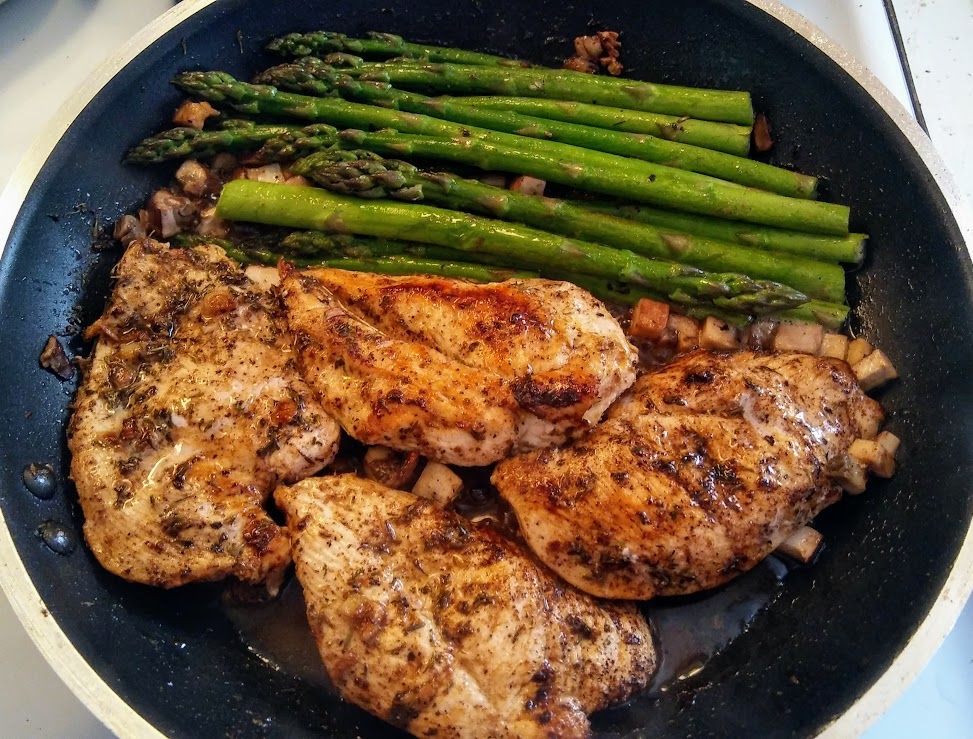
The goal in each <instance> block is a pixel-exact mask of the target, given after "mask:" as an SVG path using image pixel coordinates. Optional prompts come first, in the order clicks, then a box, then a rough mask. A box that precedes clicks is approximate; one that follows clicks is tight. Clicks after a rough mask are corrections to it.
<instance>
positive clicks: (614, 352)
mask: <svg viewBox="0 0 973 739" xmlns="http://www.w3.org/2000/svg"><path fill="white" fill-rule="evenodd" d="M285 295H286V296H288V301H287V304H288V306H289V317H290V321H291V327H292V328H293V329H294V330H296V331H299V332H300V333H301V334H302V335H303V336H307V337H308V338H309V339H311V341H305V342H303V343H302V346H303V347H308V348H310V350H311V352H312V353H313V354H314V359H313V360H311V359H310V358H309V357H308V358H307V360H308V361H305V362H304V363H303V367H304V370H305V375H306V377H307V378H308V381H309V382H311V383H312V384H313V385H314V386H315V388H317V389H318V390H319V391H320V392H321V393H322V399H323V402H324V404H325V406H326V407H327V408H328V409H329V410H330V411H331V412H332V413H334V414H335V415H336V417H338V418H339V420H340V421H341V422H342V424H343V425H344V426H345V428H346V429H347V430H348V432H349V433H350V434H352V436H355V438H358V439H360V440H361V441H364V442H366V443H376V444H385V445H387V446H391V447H393V448H396V449H406V450H414V449H416V450H419V451H421V452H423V453H424V454H426V455H427V456H430V457H432V458H433V459H437V460H440V461H445V462H452V463H455V464H488V463H490V462H495V461H497V460H498V459H501V458H502V457H503V456H505V455H506V454H507V453H509V452H510V451H511V450H512V449H513V450H521V449H531V448H536V447H543V446H548V445H550V444H556V443H562V442H563V441H565V440H566V439H568V438H570V437H572V436H575V435H577V434H579V433H581V432H582V431H585V430H587V429H588V428H590V427H591V426H592V425H594V424H595V423H597V422H598V420H599V419H600V418H601V416H602V415H603V414H604V412H605V410H606V409H607V408H608V406H609V405H611V403H612V402H613V401H614V400H615V399H616V398H617V397H618V396H619V395H620V394H621V393H622V392H623V391H624V390H625V389H626V388H627V387H629V386H630V385H631V384H632V382H633V381H634V379H635V363H636V359H637V356H636V352H635V349H634V348H633V347H632V346H631V344H629V342H628V340H627V339H626V338H625V335H624V333H623V332H622V330H621V328H620V327H619V325H618V323H617V322H616V321H615V320H614V318H612V316H611V315H610V314H609V313H608V311H607V310H606V309H605V307H604V306H603V305H602V304H601V303H600V302H598V301H597V300H596V299H595V298H593V297H592V296H591V295H590V294H589V293H587V292H586V291H584V290H582V289H580V288H578V287H576V286H574V285H571V284H569V283H565V282H556V281H552V280H508V281H506V282H502V283H493V284H488V285H477V284H473V283H468V282H463V281H459V280H449V279H442V278H437V277H423V276H414V277H389V276H383V275H372V274H365V273H357V272H347V271H343V270H336V269H314V270H308V271H307V272H304V273H302V274H301V275H296V274H294V275H292V277H291V280H290V281H289V282H285ZM339 309H343V311H344V312H345V317H344V318H342V319H341V323H342V325H343V326H344V325H354V326H355V327H356V328H355V331H354V332H349V331H347V330H344V329H342V330H341V331H342V332H338V331H337V329H336V328H335V327H331V328H328V327H326V326H323V325H321V324H322V323H323V322H322V321H321V319H320V318H319V317H318V316H320V315H321V314H322V313H328V312H329V311H330V315H332V316H337V315H338V314H339ZM315 311H316V312H315ZM349 316H354V317H355V318H357V319H359V321H357V322H354V321H350V319H349ZM331 320H332V322H334V319H331ZM369 329H370V330H369ZM366 337H368V338H367V339H366ZM366 341H367V342H368V346H369V349H368V351H367V352H366V351H364V350H363V345H364V343H365V342H366ZM352 354H354V356H352ZM332 355H333V356H332ZM339 356H340V357H341V362H342V364H341V366H340V367H335V366H334V360H335V359H336V358H337V357H339ZM302 358H303V355H302ZM312 364H313V365H314V366H313V367H312ZM329 365H330V369H329ZM379 366H381V367H382V368H383V369H381V370H379V369H378V368H379ZM338 375H342V376H350V377H354V378H358V379H355V380H353V381H352V383H350V384H349V385H348V386H346V387H344V388H341V387H339V385H340V383H337V382H336V380H337V376H338ZM377 376H383V377H387V382H386V381H385V380H383V381H382V382H379V383H376V382H375V378H376V377H377ZM398 377H407V378H408V382H407V383H406V382H400V381H399V380H398V379H397V378H398ZM369 391H374V392H372V393H371V394H370V393H369ZM359 394H360V398H359V399H356V396H357V395H359ZM400 394H404V395H408V396H410V397H411V398H412V399H411V400H405V401H401V402H400V401H397V400H396V401H394V402H395V404H396V406H397V411H398V412H397V413H396V414H395V415H394V417H393V416H390V415H389V414H388V406H389V403H388V402H387V399H388V398H389V397H391V398H393V399H394V398H397V397H398V395H400ZM339 396H340V397H339ZM420 398H425V399H431V400H432V401H433V402H437V403H438V402H439V401H440V400H441V401H442V403H441V404H440V407H439V408H437V409H436V410H435V411H433V410H432V409H431V408H424V409H420V410H417V409H418V408H419V402H418V399H420ZM376 400H379V401H380V405H379V406H376V405H375V402H376ZM471 403H475V404H477V405H478V406H479V408H482V409H485V408H490V409H493V419H488V418H487V417H481V416H479V413H480V410H479V409H478V408H473V407H472V406H471V405H470V404H471ZM407 405H411V406H412V407H411V409H409V411H408V413H405V410H406V409H405V408H404V407H403V406H407ZM466 409H469V410H471V411H473V412H474V415H473V416H472V417H473V418H480V419H481V420H480V425H481V426H482V427H483V428H482V429H481V430H479V431H476V432H475V434H474V438H472V439H470V438H468V437H469V431H470V430H471V429H473V427H474V425H475V423H476V422H475V421H471V420H470V418H469V417H468V414H467V413H466ZM501 409H502V410H503V411H505V412H509V413H513V423H514V429H513V431H512V432H511V431H509V430H508V428H507V426H508V423H509V420H508V419H507V418H503V419H502V423H499V421H500V420H501V419H500V417H499V415H498V414H497V411H498V410H501ZM447 430H449V433H448V434H447V436H446V440H445V443H443V442H440V440H438V439H437V438H435V436H436V435H438V434H444V433H446V432H447ZM474 431H475V429H474ZM369 432H370V433H369ZM475 436H480V437H482V438H480V439H477V438H475ZM487 442H488V443H487ZM474 460H475V461H474Z"/></svg>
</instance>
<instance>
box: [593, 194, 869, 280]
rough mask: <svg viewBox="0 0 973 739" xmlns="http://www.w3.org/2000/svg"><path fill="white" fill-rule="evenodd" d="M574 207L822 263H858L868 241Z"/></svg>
mask: <svg viewBox="0 0 973 739" xmlns="http://www.w3.org/2000/svg"><path fill="white" fill-rule="evenodd" d="M577 204H578V205H583V206H584V207H585V208H587V209H589V210H592V211H598V212H600V213H605V214H609V215H613V216H617V217H619V218H625V219H628V220H633V221H639V222H641V223H647V224H650V225H652V226H655V227H656V228H657V229H659V231H660V232H661V233H663V234H665V235H671V236H675V237H678V236H680V235H683V234H694V235H696V236H702V237H705V238H709V239H715V240H716V241H727V242H732V243H736V244H743V245H745V246H755V247H758V248H761V249H771V250H773V251H780V252H787V253H789V254H797V255H800V256H805V257H808V258H810V259H818V260H821V261H825V262H848V263H850V264H861V262H862V260H863V259H864V258H865V241H866V240H867V239H868V236H867V235H865V234H859V233H850V234H847V235H845V236H825V235H821V234H810V233H802V232H800V231H788V230H786V229H781V228H773V227H771V226H758V225H755V224H752V223H741V222H739V221H728V220H725V219H722V218H708V217H706V216H703V215H699V214H689V213H678V212H675V211H671V210H662V209H660V208H653V207H651V206H648V205H634V204H631V203H627V204H621V203H606V202H599V201H592V200H584V201H577Z"/></svg>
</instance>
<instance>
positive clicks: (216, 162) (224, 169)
mask: <svg viewBox="0 0 973 739" xmlns="http://www.w3.org/2000/svg"><path fill="white" fill-rule="evenodd" d="M238 166H240V162H239V161H238V160H237V158H236V157H235V156H233V155H232V154H230V153H229V152H228V151H221V152H220V153H219V154H217V155H216V156H215V157H213V161H212V162H210V169H211V170H213V172H214V174H216V175H217V176H218V177H221V178H223V179H226V178H227V177H229V176H230V175H231V174H233V170H235V169H236V168H237V167H238Z"/></svg>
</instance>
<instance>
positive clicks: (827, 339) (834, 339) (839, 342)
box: [820, 333, 849, 359]
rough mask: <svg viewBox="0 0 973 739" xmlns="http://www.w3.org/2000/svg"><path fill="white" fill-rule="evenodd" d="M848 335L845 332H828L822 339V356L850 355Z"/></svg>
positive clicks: (841, 356) (839, 357) (840, 356)
mask: <svg viewBox="0 0 973 739" xmlns="http://www.w3.org/2000/svg"><path fill="white" fill-rule="evenodd" d="M848 343H849V340H848V337H847V336H845V335H844V334H833V333H826V334H825V335H824V338H823V339H821V352H820V354H821V356H822V357H833V358H834V359H844V358H845V357H847V356H848Z"/></svg>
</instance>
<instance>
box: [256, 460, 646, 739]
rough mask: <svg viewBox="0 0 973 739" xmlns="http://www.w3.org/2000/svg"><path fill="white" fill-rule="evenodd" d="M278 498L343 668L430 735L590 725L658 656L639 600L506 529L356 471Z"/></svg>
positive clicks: (390, 710)
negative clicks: (573, 581) (522, 542)
mask: <svg viewBox="0 0 973 739" xmlns="http://www.w3.org/2000/svg"><path fill="white" fill-rule="evenodd" d="M275 499H276V500H277V503H278V504H279V505H280V507H281V508H283V509H284V511H285V512H286V514H287V521H288V526H289V528H290V530H291V532H292V536H293V539H294V562H295V565H296V567H297V577H298V579H299V581H300V583H301V585H302V587H303V589H304V597H305V600H306V601H307V613H308V620H309V621H310V624H311V630H312V631H313V632H314V636H315V639H316V641H317V644H318V649H319V651H320V653H321V657H322V659H323V661H324V664H325V667H326V668H327V671H328V674H329V675H330V677H331V679H332V681H333V682H334V684H335V685H336V686H337V688H338V690H339V691H340V692H341V694H342V696H344V697H345V698H346V699H347V700H349V701H351V702H353V703H355V704H357V705H359V706H361V707H362V708H365V709H366V710H368V711H370V712H371V713H373V714H375V715H377V716H379V717H381V718H383V719H385V720H387V721H390V722H391V723H393V724H395V725H397V726H400V727H402V728H404V729H406V730H408V731H410V732H411V733H413V734H415V735H417V736H435V737H542V736H543V737H552V736H560V737H576V736H586V735H587V734H589V726H588V720H587V716H586V714H588V713H590V712H592V711H595V710H597V709H599V708H602V707H605V706H607V705H609V704H611V703H613V702H617V701H620V700H624V699H625V698H626V697H628V696H629V695H630V694H631V693H633V692H634V691H637V690H639V689H641V688H643V687H644V686H645V684H646V682H647V681H648V678H649V677H650V675H651V673H652V671H653V669H654V666H655V657H654V651H653V645H652V639H651V634H650V632H649V628H648V626H647V624H646V622H645V620H644V619H643V618H642V616H641V615H640V614H639V613H638V611H637V610H635V608H634V607H633V606H631V605H628V604H618V603H610V602H605V601H598V600H595V599H592V598H590V597H588V596H586V595H584V594H582V593H579V592H578V591H577V590H575V589H574V588H572V587H570V586H568V585H565V584H563V583H561V582H560V581H558V580H557V579H556V578H554V577H553V576H552V575H551V574H549V573H548V572H547V571H546V570H545V569H544V568H543V567H542V566H540V565H539V564H537V563H536V562H535V560H534V559H533V558H532V557H531V556H530V555H529V553H528V552H527V551H525V550H524V549H522V548H521V547H520V546H518V545H517V544H514V543H512V542H510V541H508V540H506V539H504V538H503V537H501V536H500V535H499V534H498V533H496V532H495V531H493V530H492V529H489V528H478V527H476V526H475V525H474V524H471V523H469V522H467V521H466V520H465V519H463V518H461V517H459V516H457V515H456V514H453V513H450V512H447V511H445V510H442V509H439V508H437V507H435V506H434V505H433V504H432V503H430V502H429V501H426V500H423V499H420V498H416V497H415V496H413V495H410V494H408V493H402V492H399V491H396V490H391V489H388V488H385V487H383V486H382V485H379V484H378V483H375V482H372V481H369V480H364V479H360V478H357V477H355V476H353V475H342V476H338V477H316V478H311V479H308V480H304V481H302V482H299V483H297V484H296V485H294V486H291V487H280V488H278V489H277V492H276V494H275Z"/></svg>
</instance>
